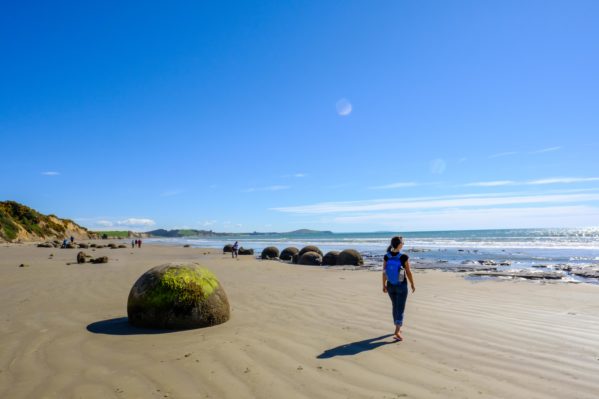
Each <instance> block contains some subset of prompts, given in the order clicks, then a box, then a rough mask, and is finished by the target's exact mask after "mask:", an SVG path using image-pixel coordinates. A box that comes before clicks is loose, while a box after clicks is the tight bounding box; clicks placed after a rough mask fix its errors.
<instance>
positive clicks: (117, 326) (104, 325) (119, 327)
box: [87, 317, 176, 335]
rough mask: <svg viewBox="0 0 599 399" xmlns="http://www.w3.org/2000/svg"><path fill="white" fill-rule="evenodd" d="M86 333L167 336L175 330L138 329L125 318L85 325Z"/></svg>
mask: <svg viewBox="0 0 599 399" xmlns="http://www.w3.org/2000/svg"><path fill="white" fill-rule="evenodd" d="M87 331H89V332H91V333H94V334H108V335H147V334H167V333H172V332H175V331H176V330H161V329H150V328H139V327H134V326H132V325H131V324H129V320H128V319H127V318H126V317H115V318H114V319H106V320H102V321H96V322H94V323H91V324H88V325H87Z"/></svg>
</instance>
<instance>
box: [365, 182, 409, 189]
mask: <svg viewBox="0 0 599 399" xmlns="http://www.w3.org/2000/svg"><path fill="white" fill-rule="evenodd" d="M417 185H418V183H415V182H397V183H390V184H385V185H382V186H373V187H369V188H370V189H371V190H386V189H392V188H404V187H414V186H417Z"/></svg>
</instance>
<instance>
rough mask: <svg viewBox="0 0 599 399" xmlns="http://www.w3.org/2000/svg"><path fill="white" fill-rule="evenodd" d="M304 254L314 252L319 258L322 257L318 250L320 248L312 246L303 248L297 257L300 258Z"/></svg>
mask: <svg viewBox="0 0 599 399" xmlns="http://www.w3.org/2000/svg"><path fill="white" fill-rule="evenodd" d="M306 252H316V253H319V254H320V256H322V251H321V250H320V248H318V247H316V246H314V245H308V246H307V247H303V248H302V250H301V251H299V257H300V258H301V257H302V255H303V254H305V253H306Z"/></svg>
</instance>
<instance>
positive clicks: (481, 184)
mask: <svg viewBox="0 0 599 399" xmlns="http://www.w3.org/2000/svg"><path fill="white" fill-rule="evenodd" d="M514 184H517V183H516V182H515V181H513V180H495V181H479V182H474V183H467V184H464V186H466V187H499V186H510V185H514Z"/></svg>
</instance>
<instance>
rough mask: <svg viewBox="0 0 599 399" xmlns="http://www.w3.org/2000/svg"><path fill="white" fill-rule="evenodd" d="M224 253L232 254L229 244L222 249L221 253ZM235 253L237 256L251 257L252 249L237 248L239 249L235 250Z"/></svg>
mask: <svg viewBox="0 0 599 399" xmlns="http://www.w3.org/2000/svg"><path fill="white" fill-rule="evenodd" d="M226 252H229V253H231V252H233V245H231V244H227V245H225V246H224V247H223V253H226ZM237 253H238V254H239V255H253V254H254V249H253V248H244V247H239V249H238V250H237Z"/></svg>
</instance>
